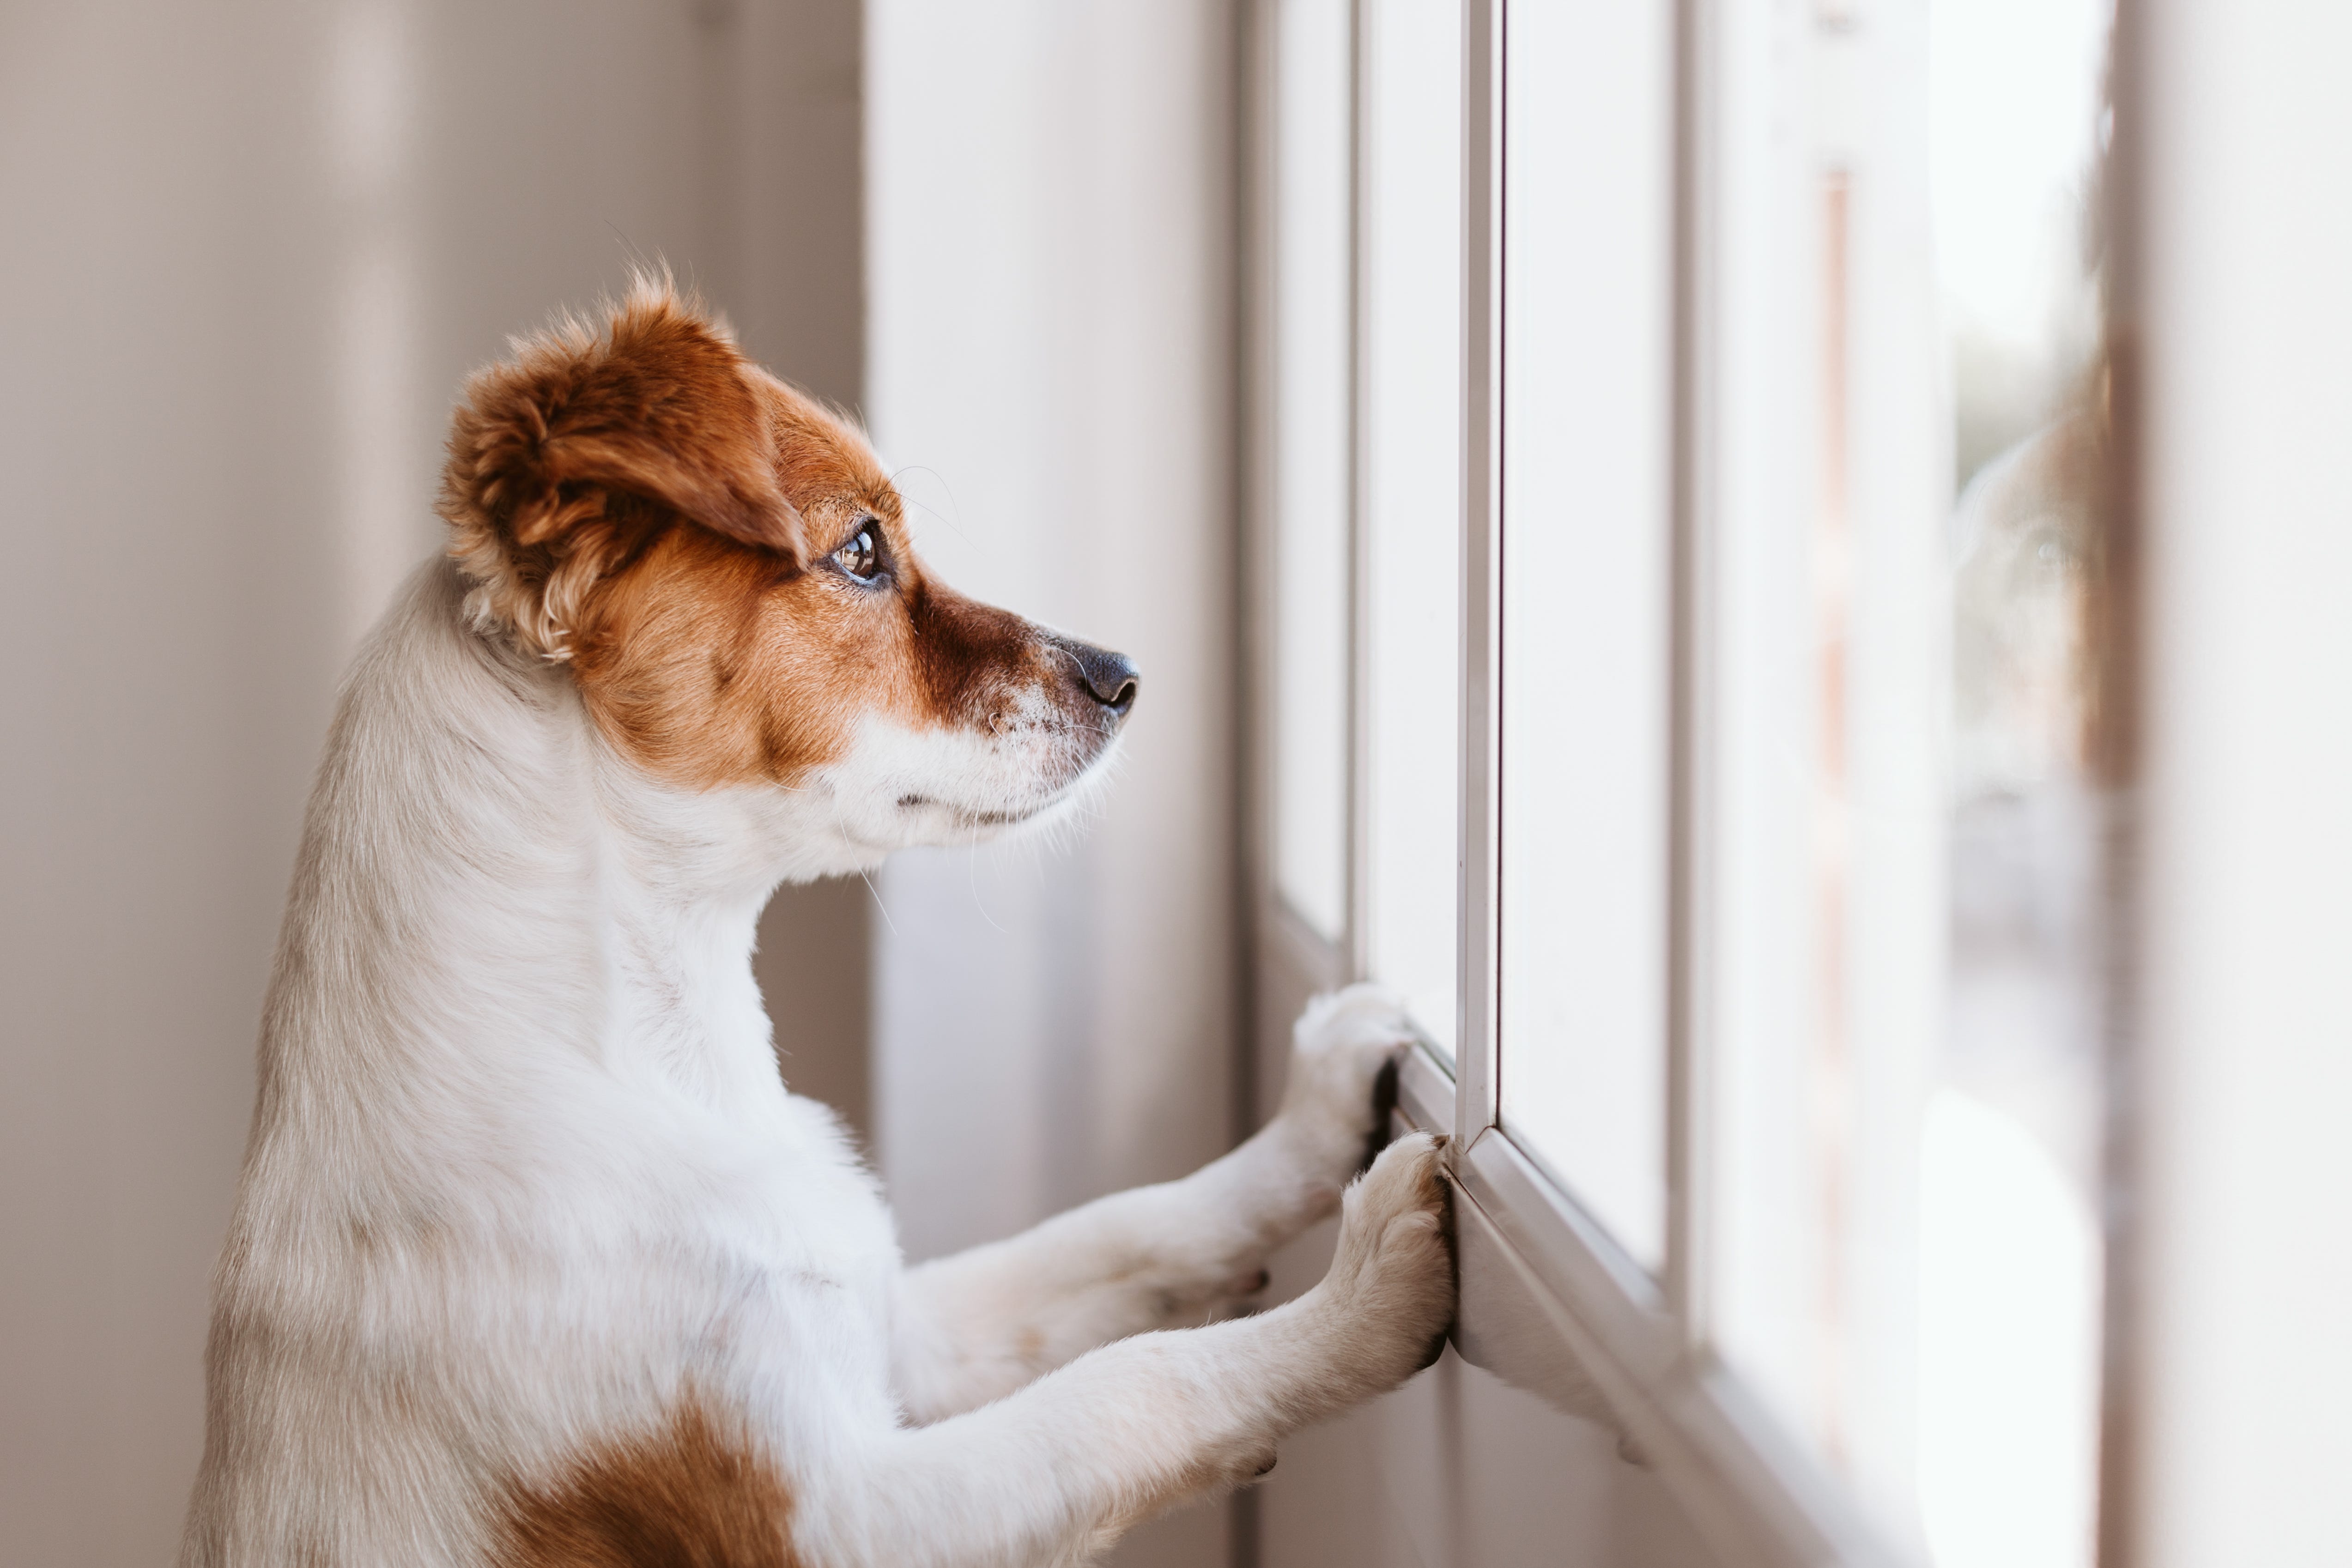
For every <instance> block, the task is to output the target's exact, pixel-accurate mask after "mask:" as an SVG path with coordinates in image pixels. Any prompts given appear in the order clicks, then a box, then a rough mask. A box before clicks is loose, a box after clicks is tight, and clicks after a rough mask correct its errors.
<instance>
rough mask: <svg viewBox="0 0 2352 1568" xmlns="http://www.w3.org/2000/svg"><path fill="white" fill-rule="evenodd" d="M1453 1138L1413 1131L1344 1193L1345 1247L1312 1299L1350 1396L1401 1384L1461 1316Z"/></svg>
mask: <svg viewBox="0 0 2352 1568" xmlns="http://www.w3.org/2000/svg"><path fill="white" fill-rule="evenodd" d="M1444 1149H1445V1140H1444V1138H1440V1137H1433V1136H1431V1135H1430V1134H1427V1133H1409V1134H1406V1135H1405V1136H1403V1137H1402V1138H1399V1139H1398V1140H1397V1141H1396V1142H1395V1143H1393V1144H1391V1145H1389V1146H1388V1147H1387V1148H1386V1149H1383V1150H1382V1151H1381V1156H1380V1158H1379V1159H1377V1160H1375V1161H1373V1162H1372V1168H1371V1169H1370V1170H1369V1171H1367V1172H1366V1173H1365V1174H1364V1176H1363V1177H1362V1179H1360V1180H1359V1181H1358V1182H1357V1183H1356V1184H1355V1185H1354V1186H1350V1187H1349V1189H1348V1191H1347V1195H1346V1197H1345V1198H1344V1199H1343V1200H1342V1207H1341V1218H1340V1222H1339V1251H1338V1252H1337V1253H1336V1254H1335V1255H1334V1256H1333V1258H1332V1260H1331V1270H1330V1272H1329V1273H1328V1274H1326V1275H1325V1276H1324V1277H1323V1282H1322V1283H1321V1284H1319V1285H1318V1286H1317V1287H1316V1288H1315V1290H1314V1291H1313V1292H1311V1294H1310V1295H1309V1297H1308V1301H1310V1302H1312V1303H1313V1305H1314V1308H1315V1310H1316V1312H1317V1313H1318V1317H1319V1319H1320V1321H1321V1322H1322V1323H1323V1325H1324V1332H1325V1333H1327V1334H1328V1335H1329V1336H1330V1341H1331V1343H1329V1345H1328V1351H1329V1354H1330V1355H1331V1358H1332V1361H1333V1363H1334V1366H1333V1373H1334V1375H1336V1376H1337V1377H1338V1378H1339V1380H1340V1383H1341V1385H1342V1386H1343V1387H1345V1388H1346V1389H1347V1390H1348V1392H1349V1396H1350V1397H1353V1398H1363V1397H1368V1396H1371V1395H1373V1394H1378V1393H1381V1392H1383V1391H1384V1390H1387V1389H1390V1388H1393V1387H1395V1386H1396V1385H1398V1384H1400V1383H1402V1382H1403V1381H1404V1380H1405V1379H1406V1378H1408V1377H1411V1376H1412V1375H1413V1374H1414V1373H1416V1372H1418V1371H1420V1370H1421V1369H1422V1368H1423V1367H1424V1366H1427V1365H1428V1364H1430V1363H1431V1362H1432V1361H1433V1360H1435V1359H1436V1356H1437V1353H1438V1351H1439V1350H1441V1349H1442V1348H1444V1336H1445V1332H1446V1329H1447V1327H1448V1326H1449V1325H1450V1324H1451V1323H1452V1322H1453V1321H1454V1240H1453V1226H1452V1223H1451V1219H1452V1208H1451V1195H1450V1192H1449V1190H1448V1188H1447V1186H1446V1180H1445V1169H1444Z"/></svg>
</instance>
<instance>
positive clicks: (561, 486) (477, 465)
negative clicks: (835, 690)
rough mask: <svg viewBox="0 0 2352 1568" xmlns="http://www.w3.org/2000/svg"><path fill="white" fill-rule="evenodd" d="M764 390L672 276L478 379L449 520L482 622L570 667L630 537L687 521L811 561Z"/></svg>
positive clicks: (520, 350) (457, 426) (458, 454)
mask: <svg viewBox="0 0 2352 1568" xmlns="http://www.w3.org/2000/svg"><path fill="white" fill-rule="evenodd" d="M775 440H776V437H775V427H774V420H773V418H772V411H771V410H770V409H769V407H768V406H767V403H766V402H765V399H764V397H763V394H762V392H761V383H760V382H759V380H757V379H755V376H754V375H753V373H752V372H751V367H750V366H749V365H748V364H747V363H746V362H745V361H744V359H743V357H742V355H741V354H740V352H738V351H737V350H736V348H735V345H734V344H733V342H731V341H730V340H729V338H728V337H727V335H726V333H725V331H724V330H723V329H720V328H719V326H717V325H716V324H715V323H713V322H712V321H711V320H710V319H709V317H708V316H707V315H705V314H704V313H703V312H702V311H701V310H700V309H699V308H697V307H696V306H695V305H693V304H692V303H691V302H688V301H685V300H681V299H680V298H678V297H677V294H676V293H675V292H673V291H672V290H671V288H670V287H668V285H667V282H666V281H663V280H655V279H643V280H640V281H639V283H638V284H637V285H636V287H635V288H633V289H632V290H631V291H630V293H629V296H628V298H626V299H625V300H624V301H623V302H622V303H621V304H620V305H619V306H618V307H617V308H614V311H613V313H612V319H611V321H610V322H609V324H608V325H607V326H606V328H605V329H604V331H603V332H601V333H599V332H597V331H595V330H594V329H591V328H588V327H586V326H583V324H581V323H580V322H578V321H576V320H572V319H565V320H563V321H562V322H561V323H559V324H558V325H557V326H555V327H554V328H552V329H550V330H548V331H545V332H542V333H541V334H539V335H538V336H536V337H533V338H530V339H527V340H520V341H518V342H517V343H516V345H515V351H514V354H513V356H512V357H511V358H510V359H508V360H505V361H501V362H499V363H498V364H494V365H491V366H488V368H486V369H484V370H481V371H477V372H476V373H475V374H474V376H473V378H472V379H471V380H470V381H468V382H467V384H466V397H465V401H464V402H463V403H462V404H460V405H459V407H458V409H457V413H456V415H455V417H454V418H453V419H452V421H451V424H450V432H449V461H448V465H447V466H446V468H445V469H444V471H443V474H442V483H441V514H442V516H443V517H445V518H446V520H447V521H448V523H449V525H450V528H451V529H452V532H453V539H452V547H451V548H452V553H454V554H455V555H456V556H457V559H459V560H460V561H461V562H462V563H463V564H464V565H465V567H466V568H467V571H468V572H469V573H470V574H471V575H472V576H473V577H474V579H475V580H476V582H477V583H478V586H479V589H480V591H479V592H478V593H477V595H476V599H475V603H476V605H477V606H478V612H483V613H487V614H488V616H489V617H490V618H491V619H493V620H496V621H499V622H505V623H506V624H507V625H509V626H510V627H511V628H513V629H514V631H515V632H517V633H518V634H519V635H520V637H521V638H522V640H523V641H524V642H525V643H527V644H528V645H530V646H532V647H535V648H537V649H538V650H539V651H540V652H542V653H549V654H551V655H554V656H558V657H561V656H562V653H564V651H565V638H566V635H567V632H568V629H569V626H570V624H571V622H572V616H573V615H574V613H575V612H577V611H578V610H579V608H580V601H581V600H582V599H583V596H584V595H585V593H586V591H587V590H588V589H589V588H591V587H593V584H594V582H595V580H597V579H598V578H600V577H601V576H602V575H603V573H604V570H605V569H606V568H607V567H608V566H609V565H610V564H611V563H612V561H613V560H614V559H615V558H616V557H617V556H618V555H619V554H620V553H621V549H622V548H623V546H624V545H625V542H626V538H627V537H628V536H631V535H633V534H637V533H642V532H643V530H644V529H645V528H648V527H658V526H666V525H667V524H669V523H671V522H675V521H677V520H679V519H684V520H686V521H688V522H691V523H694V524H697V525H699V526H700V527H702V528H709V529H711V530H712V531H714V532H716V533H719V534H723V535H725V536H726V537H727V538H731V539H734V540H736V541H738V542H739V543H742V544H746V545H751V546H755V547H757V548H760V549H767V550H772V551H774V552H776V553H777V554H778V555H780V556H782V557H784V558H786V559H789V560H790V561H791V562H792V563H793V565H795V566H799V565H804V564H805V554H804V551H805V541H804V539H803V531H802V527H801V516H800V513H799V511H798V510H797V509H795V508H794V507H793V504H792V502H791V501H790V500H789V499H788V498H787V497H785V495H784V493H783V490H782V487H781V486H780V485H779V483H778V478H777V470H776V459H777V452H776V448H775Z"/></svg>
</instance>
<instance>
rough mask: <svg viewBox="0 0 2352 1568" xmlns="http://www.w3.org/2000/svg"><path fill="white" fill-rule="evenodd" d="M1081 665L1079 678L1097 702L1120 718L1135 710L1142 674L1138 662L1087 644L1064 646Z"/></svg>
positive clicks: (1124, 655) (1065, 644) (1068, 644)
mask: <svg viewBox="0 0 2352 1568" xmlns="http://www.w3.org/2000/svg"><path fill="white" fill-rule="evenodd" d="M1063 646H1064V647H1066V648H1067V649H1068V650H1069V652H1070V656H1071V657H1072V658H1074V659H1076V661H1077V664H1078V676H1079V679H1080V680H1081V681H1082V682H1083V683H1084V684H1085V685H1086V688H1087V694H1088V695H1091V696H1092V697H1093V698H1094V699H1095V701H1097V702H1098V703H1100V704H1102V706H1105V707H1107V708H1108V709H1110V711H1111V712H1113V713H1115V714H1117V715H1118V716H1119V717H1121V718H1125V717H1126V716H1127V710H1128V709H1129V708H1131V707H1133V706H1135V685H1136V681H1137V680H1138V679H1139V674H1138V672H1137V670H1136V667H1135V661H1134V660H1132V659H1130V658H1129V657H1128V656H1127V655H1126V654H1124V653H1112V652H1111V651H1110V650H1109V649H1108V648H1097V647H1094V646H1092V645H1090V644H1088V643H1064V644H1063Z"/></svg>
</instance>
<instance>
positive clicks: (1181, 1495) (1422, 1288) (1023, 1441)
mask: <svg viewBox="0 0 2352 1568" xmlns="http://www.w3.org/2000/svg"><path fill="white" fill-rule="evenodd" d="M1440 1146H1441V1145H1440V1144H1439V1142H1438V1141H1437V1140H1435V1139H1433V1138H1431V1137H1430V1136H1429V1135H1427V1134H1412V1136H1411V1137H1409V1138H1403V1139H1400V1140H1398V1142H1397V1143H1396V1144H1394V1145H1391V1147H1390V1148H1388V1149H1387V1150H1386V1151H1385V1152H1383V1153H1382V1155H1381V1157H1380V1159H1379V1160H1378V1161H1377V1162H1376V1163H1375V1164H1374V1165H1373V1166H1372V1169H1371V1171H1370V1173H1369V1174H1368V1175H1367V1176H1365V1177H1364V1179H1363V1180H1362V1181H1360V1182H1359V1183H1357V1184H1356V1185H1355V1186H1352V1187H1350V1188H1349V1190H1348V1193H1347V1199H1346V1213H1345V1218H1344V1219H1343V1221H1342V1224H1341V1229H1340V1239H1339V1251H1338V1255H1337V1256H1336V1257H1335V1259H1334V1260H1333V1261H1332V1264H1331V1269H1330V1272H1329V1273H1328V1274H1327V1275H1326V1276H1325V1277H1324V1280H1323V1281H1322V1282H1321V1283H1320V1284H1318V1286H1317V1287H1316V1288H1315V1289H1314V1290H1312V1291H1308V1292H1307V1294H1306V1295H1304V1296H1302V1297H1300V1298H1299V1299H1297V1301H1291V1302H1289V1303H1287V1304H1286V1305H1284V1306H1281V1307H1277V1308H1276V1309H1274V1310H1273V1311H1271V1312H1265V1313H1261V1314H1259V1315H1257V1316H1255V1317H1249V1318H1241V1319H1235V1320H1233V1321H1231V1322H1220V1323H1214V1324H1212V1325H1210V1326H1208V1327H1206V1328H1198V1329H1180V1330H1174V1331H1171V1332H1168V1333H1150V1334H1143V1335H1139V1336H1138V1337H1136V1338H1133V1339H1129V1340H1127V1341H1125V1342H1123V1343H1118V1344H1115V1345H1110V1346H1108V1347H1106V1348H1103V1349H1099V1350H1096V1351H1094V1352H1091V1353H1089V1354H1086V1355H1083V1356H1081V1357H1079V1358H1078V1359H1077V1360H1076V1361H1074V1362H1072V1363H1071V1364H1069V1365H1067V1366H1066V1367H1064V1368H1062V1369H1061V1370H1060V1371H1058V1372H1055V1373H1053V1374H1052V1375H1048V1376H1045V1377H1043V1378H1040V1379H1038V1380H1037V1381H1036V1382H1034V1383H1032V1384H1031V1385H1029V1386H1027V1387H1026V1388H1024V1389H1022V1390H1021V1391H1020V1392H1018V1393H1016V1394H1013V1395H1012V1396H1009V1397H1007V1398H1004V1399H1002V1400H1000V1401H998V1402H996V1403H995V1404H993V1405H991V1406H987V1407H986V1408H985V1409H982V1410H977V1411H973V1412H971V1413H970V1414H967V1415H963V1416H955V1417H952V1418H950V1419H948V1420H945V1421H941V1422H939V1423H938V1424H936V1425H934V1426H929V1427H909V1428H902V1429H901V1430H899V1431H898V1432H895V1433H893V1434H891V1435H890V1437H888V1438H887V1439H886V1440H885V1441H884V1442H883V1443H882V1444H881V1446H880V1447H878V1448H869V1449H866V1450H865V1451H864V1452H862V1453H859V1454H857V1455H856V1457H855V1458H852V1459H850V1460H848V1461H846V1462H845V1464H844V1465H843V1466H841V1467H840V1468H837V1469H826V1470H824V1471H822V1472H820V1473H818V1474H817V1475H814V1476H812V1477H810V1478H809V1481H808V1482H805V1483H803V1491H802V1496H801V1499H800V1500H799V1501H798V1503H797V1504H796V1507H795V1511H794V1514H793V1521H794V1522H793V1546H794V1549H795V1554H796V1557H797V1560H798V1561H799V1562H801V1563H803V1564H805V1565H806V1568H862V1565H865V1564H869V1563H870V1564H876V1565H879V1564H885V1563H887V1564H890V1565H892V1568H915V1565H918V1564H929V1565H933V1568H983V1565H988V1568H992V1565H995V1564H1008V1565H1009V1564H1013V1563H1075V1562H1078V1561H1082V1560H1083V1559H1084V1558H1086V1557H1087V1556H1088V1555H1090V1554H1092V1553H1093V1552H1097V1551H1099V1550H1101V1549H1102V1548H1104V1547H1106V1546H1108V1544H1109V1543H1110V1542H1111V1541H1113V1540H1115V1539H1116V1538H1117V1537H1118V1534H1119V1532H1120V1531H1124V1530H1125V1529H1127V1528H1128V1527H1129V1525H1132V1524H1134V1523H1136V1522H1138V1521H1140V1520H1143V1519H1145V1518H1148V1517H1150V1515H1152V1514H1154V1513H1157V1512H1159V1511H1161V1510H1162V1509H1165V1508H1167V1507H1169V1506H1171V1505H1172V1504H1174V1503H1176V1502H1179V1501H1181V1500H1185V1499H1186V1498H1188V1497H1192V1496H1194V1495H1197V1494H1201V1493H1203V1492H1209V1491H1213V1490H1219V1489H1221V1488H1223V1487H1226V1486H1231V1485H1234V1484H1236V1483H1238V1482H1242V1481H1245V1480H1247V1479H1250V1478H1252V1477H1253V1476H1255V1475H1258V1474H1261V1473H1263V1472H1264V1470H1265V1468H1266V1467H1267V1466H1268V1465H1269V1464H1271V1463H1272V1461H1273V1458H1274V1451H1275V1444H1276V1441H1277V1440H1278V1439H1280V1438H1281V1437H1284V1436H1285V1435H1286V1434H1287V1433H1289V1432H1291V1431H1293V1430H1295V1429H1296V1428H1297V1427H1301V1426H1303V1425H1305V1424H1307V1423H1308V1422H1310V1421H1314V1420H1318V1419H1319V1418H1321V1417H1323V1416H1328V1415H1331V1414H1333V1413H1335V1412H1337V1411H1339V1410H1340V1409H1342V1408H1344V1407H1346V1406H1349V1405H1352V1404H1355V1403H1357V1402H1359V1401H1360V1400H1362V1399H1365V1398H1369V1397H1370V1396H1372V1395H1375V1394H1378V1393H1381V1392H1382V1391H1383V1390H1385V1389H1388V1388H1391V1387H1393V1386H1394V1385H1397V1384H1398V1383H1401V1382H1402V1381H1403V1380H1404V1379H1405V1378H1406V1377H1408V1376H1410V1375H1412V1373H1413V1372H1414V1371H1415V1370H1416V1369H1417V1368H1419V1367H1421V1366H1424V1365H1426V1364H1428V1363H1429V1361H1430V1360H1431V1359H1432V1357H1433V1352H1434V1350H1435V1349H1436V1348H1437V1346H1438V1344H1439V1343H1440V1336H1441V1335H1442V1334H1443V1333H1444V1329H1445V1325H1446V1322H1447V1321H1448V1320H1449V1318H1450V1317H1451V1315H1452V1313H1453V1302H1454V1286H1453V1279H1452V1267H1451V1258H1450V1253H1449V1247H1448V1243H1447V1240H1446V1238H1445V1234H1444V1214H1445V1204H1446V1193H1445V1178H1444V1172H1443V1170H1442V1167H1441V1165H1440V1160H1439V1150H1440Z"/></svg>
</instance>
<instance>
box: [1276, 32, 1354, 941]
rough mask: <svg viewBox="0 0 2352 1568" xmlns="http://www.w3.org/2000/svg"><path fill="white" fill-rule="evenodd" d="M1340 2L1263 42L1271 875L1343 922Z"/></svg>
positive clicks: (1344, 342)
mask: <svg viewBox="0 0 2352 1568" xmlns="http://www.w3.org/2000/svg"><path fill="white" fill-rule="evenodd" d="M1348 9H1349V8H1348V4H1347V0H1284V4H1283V5H1282V8H1281V12H1280V16H1279V18H1278V23H1277V26H1278V31H1277V34H1276V42H1275V48H1276V70H1277V71H1278V72H1279V75H1280V81H1279V85H1278V90H1277V93H1276V102H1277V104H1278V105H1279V115H1280V118H1279V120H1278V121H1277V123H1276V131H1275V157H1276V175H1275V180H1276V202H1275V212H1274V225H1275V235H1274V243H1275V322H1276V335H1275V451H1276V467H1275V507H1276V517H1275V563H1274V565H1275V632H1274V685H1275V723H1274V776H1275V792H1274V866H1275V879H1276V886H1278V887H1279V888H1280V890H1281V892H1282V895H1283V897H1284V898H1285V899H1286V900H1287V901H1288V903H1289V904H1290V906H1291V908H1292V909H1293V910H1295V911H1296V912H1297V914H1298V915H1299V916H1300V917H1301V918H1302V919H1304V920H1305V921H1306V922H1307V924H1308V925H1311V926H1313V927H1314V928H1315V929H1316V930H1317V931H1318V932H1320V933H1321V934H1322V935H1323V936H1326V937H1328V938H1330V939H1331V940H1333V941H1335V942H1336V941H1339V939H1340V938H1341V937H1343V936H1345V935H1346V932H1347V925H1348V918H1347V915H1348V864H1347V862H1348V704H1349V681H1348V622H1349V615H1348V599H1349V591H1350V581H1349V548H1348V517H1349V503H1350V498H1351V495H1352V491H1353V486H1352V484H1351V483H1350V473H1349V468H1350V453H1349V429H1348V422H1349V378H1350V376H1351V374H1352V373H1353V367H1352V365H1351V363H1350V358H1351V356H1350V354H1349V335H1350V333H1349V327H1350V322H1349V313H1350V301H1349V246H1350V244H1351V242H1352V235H1351V234H1350V232H1349V181H1350V175H1351V170H1350V158H1349V141H1350V137H1351V132H1352V125H1351V120H1352V117H1353V106H1352V103H1351V101H1350V99H1351V94H1350V92H1349V78H1350V77H1351V75H1352V74H1353V73H1352V66H1351V61H1350V59H1349V55H1350V52H1351V50H1352V48H1353V47H1354V41H1353V38H1352V37H1351V29H1350V27H1349V16H1348Z"/></svg>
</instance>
